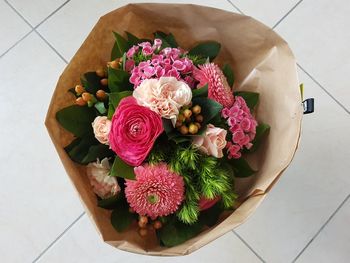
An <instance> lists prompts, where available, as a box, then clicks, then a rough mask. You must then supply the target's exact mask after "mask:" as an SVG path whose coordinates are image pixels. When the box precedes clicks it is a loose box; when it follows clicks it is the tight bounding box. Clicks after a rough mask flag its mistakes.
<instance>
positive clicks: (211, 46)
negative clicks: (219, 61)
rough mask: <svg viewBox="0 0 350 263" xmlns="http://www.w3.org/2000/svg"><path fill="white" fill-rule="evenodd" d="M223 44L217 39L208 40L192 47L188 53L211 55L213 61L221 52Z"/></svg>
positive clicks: (203, 55)
mask: <svg viewBox="0 0 350 263" xmlns="http://www.w3.org/2000/svg"><path fill="white" fill-rule="evenodd" d="M220 48H221V44H220V43H218V42H216V41H208V42H204V43H200V44H198V45H197V46H195V47H194V48H192V49H191V50H190V51H189V52H188V54H189V55H196V56H201V57H209V59H210V61H212V60H213V59H214V58H215V57H216V56H217V55H218V54H219V52H220Z"/></svg>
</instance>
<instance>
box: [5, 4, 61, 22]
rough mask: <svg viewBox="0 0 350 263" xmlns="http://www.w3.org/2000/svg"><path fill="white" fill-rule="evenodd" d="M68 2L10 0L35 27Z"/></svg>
mask: <svg viewBox="0 0 350 263" xmlns="http://www.w3.org/2000/svg"><path fill="white" fill-rule="evenodd" d="M65 1H66V0H50V1H47V0H31V1H23V0H8V2H9V3H10V4H11V5H12V6H13V7H14V8H16V10H17V11H18V12H19V13H20V14H21V15H22V16H23V17H24V18H25V19H27V21H28V22H29V23H30V24H31V25H32V26H33V27H35V26H36V25H38V24H39V23H40V22H41V21H43V20H44V19H45V18H46V17H47V16H48V15H50V14H51V13H52V12H54V11H55V10H56V9H57V8H58V7H59V6H60V5H62V4H63V3H64V2H65Z"/></svg>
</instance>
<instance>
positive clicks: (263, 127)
mask: <svg viewBox="0 0 350 263" xmlns="http://www.w3.org/2000/svg"><path fill="white" fill-rule="evenodd" d="M269 131H270V126H269V125H268V124H265V123H259V125H258V126H257V127H256V134H255V138H254V140H253V141H252V144H253V146H252V147H251V148H250V149H249V152H254V151H256V150H257V149H258V147H259V145H260V144H261V142H262V139H263V138H264V137H265V134H267V133H268V132H269Z"/></svg>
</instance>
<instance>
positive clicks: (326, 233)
mask: <svg viewBox="0 0 350 263" xmlns="http://www.w3.org/2000/svg"><path fill="white" fill-rule="evenodd" d="M349 219H350V200H348V201H347V202H346V203H345V204H344V206H343V207H342V208H341V209H340V210H339V211H338V213H337V214H336V215H335V216H334V218H332V220H331V221H330V223H329V224H328V225H327V226H326V227H325V228H324V230H323V231H322V232H321V233H320V235H318V236H317V238H316V239H315V240H314V241H313V242H312V243H311V244H310V246H309V247H308V249H307V250H306V251H305V252H304V253H303V254H302V255H301V256H300V258H299V259H298V260H297V261H296V262H298V263H303V262H305V263H308V262H318V263H328V262H337V263H346V262H349V258H350V251H349V248H350V231H349Z"/></svg>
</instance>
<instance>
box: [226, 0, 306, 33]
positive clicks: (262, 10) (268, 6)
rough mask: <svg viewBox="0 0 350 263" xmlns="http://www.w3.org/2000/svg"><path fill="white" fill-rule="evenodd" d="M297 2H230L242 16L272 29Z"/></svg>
mask: <svg viewBox="0 0 350 263" xmlns="http://www.w3.org/2000/svg"><path fill="white" fill-rule="evenodd" d="M298 1H299V0H283V1H279V0H264V1H257V0H231V2H232V3H233V4H234V5H235V6H236V7H237V8H239V9H240V10H241V11H242V12H243V13H244V14H246V15H249V16H252V17H254V18H255V19H257V20H259V21H261V22H263V23H264V24H266V25H268V26H270V27H273V26H274V25H275V24H276V23H277V22H278V21H279V20H280V19H281V18H282V17H283V16H284V15H285V14H287V13H288V11H289V10H290V9H292V8H293V6H295V5H296V3H298Z"/></svg>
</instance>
